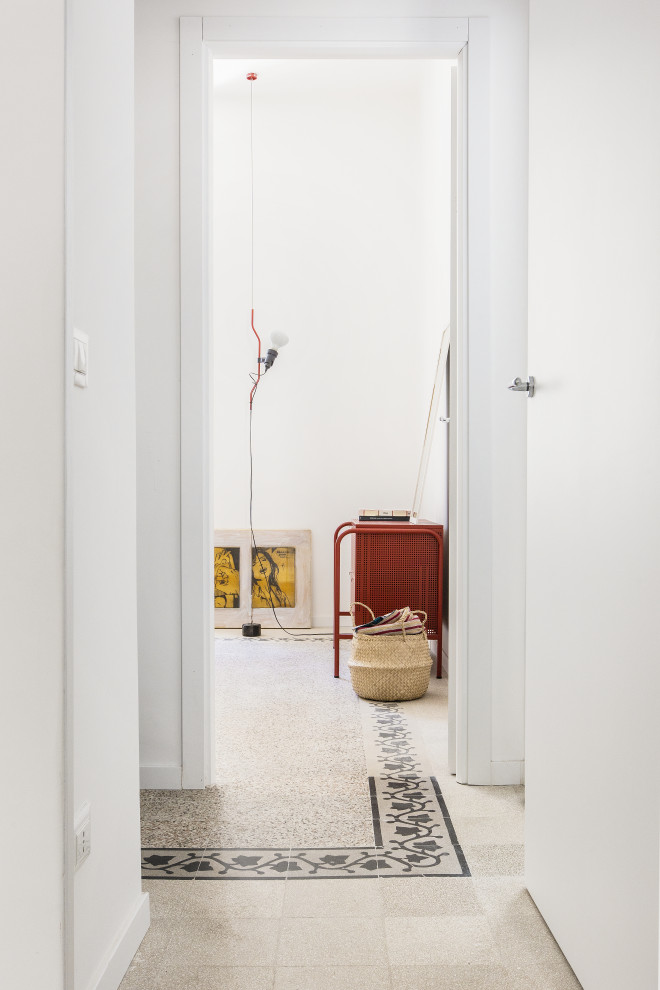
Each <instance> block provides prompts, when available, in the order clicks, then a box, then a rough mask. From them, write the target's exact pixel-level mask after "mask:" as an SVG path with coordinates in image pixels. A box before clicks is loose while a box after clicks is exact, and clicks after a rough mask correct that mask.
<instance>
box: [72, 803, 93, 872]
mask: <svg viewBox="0 0 660 990" xmlns="http://www.w3.org/2000/svg"><path fill="white" fill-rule="evenodd" d="M74 832H75V836H76V867H75V868H76V869H78V867H79V866H81V865H82V864H83V863H84V862H85V860H86V859H87V857H88V856H89V854H90V852H91V851H92V831H91V818H90V807H89V805H88V804H85V805H83V807H82V808H81V809H80V811H79V813H78V816H77V818H76V824H75V826H74Z"/></svg>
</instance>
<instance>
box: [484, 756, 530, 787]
mask: <svg viewBox="0 0 660 990" xmlns="http://www.w3.org/2000/svg"><path fill="white" fill-rule="evenodd" d="M490 780H491V784H509V785H513V786H517V785H518V784H523V783H524V781H525V761H524V760H494V761H493V762H492V763H491V765H490Z"/></svg>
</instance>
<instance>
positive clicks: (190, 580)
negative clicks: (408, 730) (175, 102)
mask: <svg viewBox="0 0 660 990" xmlns="http://www.w3.org/2000/svg"><path fill="white" fill-rule="evenodd" d="M180 43H181V55H180V142H181V143H180V167H181V173H180V190H181V201H180V210H181V616H182V631H181V636H182V641H181V647H182V674H181V680H182V723H181V724H182V764H183V767H182V770H183V772H182V786H183V787H184V788H200V787H204V786H205V785H206V784H210V783H211V782H212V781H213V776H214V766H213V761H214V751H215V722H214V712H213V699H214V690H213V682H214V659H213V654H214V651H213V602H212V587H213V585H212V546H213V500H212V472H211V465H212V463H213V460H212V453H211V446H212V429H211V407H212V406H211V400H212V394H213V392H212V381H211V375H212V370H211V369H212V319H211V280H210V272H209V262H210V257H211V251H210V228H211V192H212V189H211V175H210V147H211V141H210V138H211V133H212V129H211V128H212V122H211V109H212V99H211V97H212V92H213V87H212V63H213V59H214V58H222V57H224V58H231V57H233V58H241V57H245V56H248V57H249V56H253V57H255V58H257V57H258V58H402V59H410V58H450V59H457V62H458V68H457V73H456V76H457V93H458V100H457V104H456V106H457V111H456V119H455V131H456V135H457V141H456V148H455V150H456V168H455V175H456V182H455V185H454V194H455V201H454V210H453V214H454V217H455V230H454V252H453V254H454V259H453V266H454V267H453V272H452V307H451V376H452V377H451V381H452V397H451V410H450V451H451V455H452V458H453V459H452V463H453V464H455V465H456V470H455V472H454V474H455V477H454V479H453V484H452V482H451V479H450V504H449V532H450V534H451V539H450V557H449V629H450V635H449V643H448V656H449V678H450V691H451V692H452V701H453V702H454V707H453V713H452V714H451V715H450V718H451V719H452V724H451V725H450V730H451V729H453V728H454V727H455V740H456V745H455V766H451V769H452V770H455V771H456V775H457V779H458V780H459V781H461V782H466V783H490V772H491V744H490V734H491V675H490V667H491V604H490V602H491V585H492V560H491V544H492V533H491V529H492V523H491V518H492V513H491V476H490V456H491V453H490V428H489V420H490V381H489V370H490V365H489V356H490V254H489V252H490V242H489V213H490V178H489V176H490V160H489V137H488V134H489V125H490V110H489V102H490V100H489V50H490V41H489V22H488V18H483V17H479V18H466V17H463V18H448V17H411V18H405V17H398V18H387V17H384V18H361V17H355V18H352V17H332V18H312V17H291V18H288V17H182V18H181V19H180ZM468 189H469V207H470V208H469V210H468V208H467V190H468ZM468 441H469V442H468ZM450 707H451V706H450ZM453 749H454V748H453V747H450V761H452V762H453Z"/></svg>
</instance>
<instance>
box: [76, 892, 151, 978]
mask: <svg viewBox="0 0 660 990" xmlns="http://www.w3.org/2000/svg"><path fill="white" fill-rule="evenodd" d="M149 921H150V917H149V894H140V896H139V897H138V899H137V901H136V903H135V905H134V907H133V910H132V911H131V912H130V914H129V916H128V918H127V919H126V921H125V922H124V924H123V926H122V928H121V929H120V931H119V932H118V934H117V937H116V938H115V941H114V942H113V944H112V946H111V948H110V951H109V952H108V954H107V956H106V958H105V959H104V961H103V963H102V964H101V966H100V967H99V969H98V971H97V975H96V976H95V977H94V978H93V979H92V981H91V983H90V984H89V990H117V988H118V986H119V984H120V983H121V981H122V980H123V978H124V975H125V973H126V970H127V969H128V967H129V966H130V965H131V960H132V958H133V956H134V955H135V953H136V952H137V950H138V949H139V947H140V942H141V941H142V939H143V938H144V936H145V935H146V934H147V929H148V928H149Z"/></svg>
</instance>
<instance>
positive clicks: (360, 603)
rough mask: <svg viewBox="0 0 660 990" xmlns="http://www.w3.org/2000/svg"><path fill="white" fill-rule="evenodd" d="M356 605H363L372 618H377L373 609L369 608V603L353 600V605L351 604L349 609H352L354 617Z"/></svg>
mask: <svg viewBox="0 0 660 990" xmlns="http://www.w3.org/2000/svg"><path fill="white" fill-rule="evenodd" d="M356 605H361V606H362V608H366V610H367V612H368V613H369V614H370V616H371V618H372V619H375V618H376V616H375V615H374V613H373V612H372V611H371V609H370V608H369V606H368V605H365V604H364V602H353V604H352V605H349V610H350V613H351V615H352V616H353V618H355V606H356Z"/></svg>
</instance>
